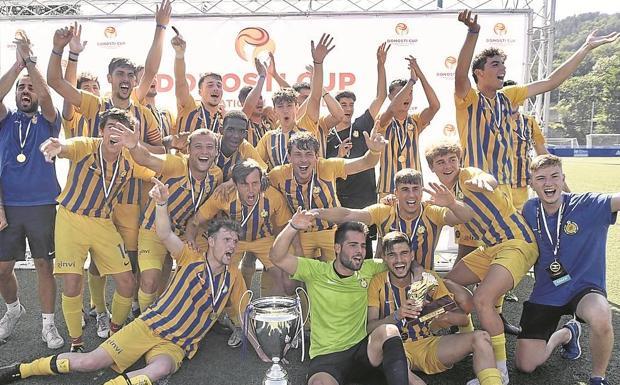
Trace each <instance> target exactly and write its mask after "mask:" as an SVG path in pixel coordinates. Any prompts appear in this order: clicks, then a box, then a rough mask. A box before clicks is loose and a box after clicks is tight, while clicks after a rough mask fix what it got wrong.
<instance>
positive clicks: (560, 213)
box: [538, 200, 564, 260]
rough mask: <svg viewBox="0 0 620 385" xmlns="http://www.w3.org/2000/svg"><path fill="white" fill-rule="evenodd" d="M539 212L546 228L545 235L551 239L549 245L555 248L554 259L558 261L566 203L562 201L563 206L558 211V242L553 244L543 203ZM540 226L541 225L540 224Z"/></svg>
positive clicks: (556, 231)
mask: <svg viewBox="0 0 620 385" xmlns="http://www.w3.org/2000/svg"><path fill="white" fill-rule="evenodd" d="M539 212H540V213H541V215H540V216H541V217H542V224H543V226H544V227H545V233H546V234H547V238H548V239H549V243H551V246H553V258H554V259H556V260H557V256H558V252H559V251H560V229H561V228H562V214H563V212H564V201H563V200H562V205H561V206H560V210H559V211H558V223H557V225H556V226H555V236H556V242H555V243H554V242H553V239H552V238H551V232H549V226H548V225H547V218H545V217H546V215H545V209H544V208H543V205H542V202H540V207H539ZM538 225H539V226H540V223H539V224H538Z"/></svg>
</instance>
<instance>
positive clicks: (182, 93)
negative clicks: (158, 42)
mask: <svg viewBox="0 0 620 385" xmlns="http://www.w3.org/2000/svg"><path fill="white" fill-rule="evenodd" d="M171 43H172V48H174V94H175V95H176V97H177V105H178V106H179V107H180V108H181V107H188V106H191V105H192V103H194V98H193V97H192V95H191V94H190V93H189V84H187V79H186V78H185V75H186V72H185V49H186V48H187V43H186V42H185V40H183V36H181V35H176V36H175V37H173V38H172V41H171Z"/></svg>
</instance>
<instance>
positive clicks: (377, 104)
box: [368, 43, 392, 119]
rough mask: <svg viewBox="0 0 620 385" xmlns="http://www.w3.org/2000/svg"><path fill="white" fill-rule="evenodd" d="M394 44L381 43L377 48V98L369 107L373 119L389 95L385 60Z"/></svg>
mask: <svg viewBox="0 0 620 385" xmlns="http://www.w3.org/2000/svg"><path fill="white" fill-rule="evenodd" d="M391 46H392V45H391V44H388V45H387V46H386V43H381V45H379V48H377V94H376V95H375V99H374V100H373V101H372V103H370V107H368V111H369V112H370V116H372V117H373V119H376V118H377V115H378V114H379V110H380V109H381V106H382V105H383V102H385V98H386V97H387V80H386V77H385V60H386V59H387V53H388V51H389V50H390V47H391Z"/></svg>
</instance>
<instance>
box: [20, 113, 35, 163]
mask: <svg viewBox="0 0 620 385" xmlns="http://www.w3.org/2000/svg"><path fill="white" fill-rule="evenodd" d="M31 124H32V118H30V120H28V127H26V134H25V135H24V138H23V139H22V121H21V120H20V121H19V128H18V130H17V131H18V132H19V149H20V153H22V154H23V153H24V147H26V141H27V140H28V134H29V133H30V125H31Z"/></svg>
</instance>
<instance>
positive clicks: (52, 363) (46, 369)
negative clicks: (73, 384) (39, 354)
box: [19, 356, 69, 378]
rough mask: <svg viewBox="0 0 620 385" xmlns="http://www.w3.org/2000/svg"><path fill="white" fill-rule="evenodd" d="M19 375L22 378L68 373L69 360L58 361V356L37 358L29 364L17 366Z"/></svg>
mask: <svg viewBox="0 0 620 385" xmlns="http://www.w3.org/2000/svg"><path fill="white" fill-rule="evenodd" d="M19 373H20V375H21V377H22V378H28V377H31V376H51V375H54V374H60V373H69V360H68V359H66V358H64V359H58V356H49V357H43V358H39V359H36V360H34V361H32V362H31V363H29V364H21V365H19Z"/></svg>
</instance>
